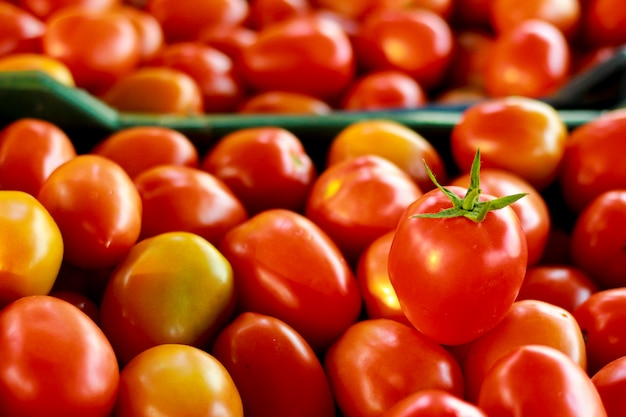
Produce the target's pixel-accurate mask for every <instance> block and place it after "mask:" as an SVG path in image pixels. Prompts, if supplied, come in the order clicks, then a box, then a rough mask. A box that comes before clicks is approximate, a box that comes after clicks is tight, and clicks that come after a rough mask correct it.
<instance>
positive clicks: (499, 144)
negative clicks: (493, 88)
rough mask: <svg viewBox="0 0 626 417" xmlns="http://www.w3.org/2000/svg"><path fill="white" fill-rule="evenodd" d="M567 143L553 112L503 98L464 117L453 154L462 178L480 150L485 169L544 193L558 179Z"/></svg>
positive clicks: (454, 130) (543, 105)
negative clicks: (508, 173)
mask: <svg viewBox="0 0 626 417" xmlns="http://www.w3.org/2000/svg"><path fill="white" fill-rule="evenodd" d="M567 140H568V130H567V126H566V125H565V122H564V121H563V119H562V118H561V116H560V115H559V113H558V112H557V111H556V109H555V108H554V107H552V106H550V105H548V104H546V103H544V102H542V101H539V100H536V99H533V98H529V97H502V98H492V99H489V100H485V101H482V102H478V103H475V104H473V105H472V106H470V107H469V108H468V109H467V110H465V111H464V112H463V113H462V114H461V119H460V120H459V121H458V123H456V124H455V125H454V127H453V128H452V132H451V138H450V151H451V153H452V157H453V159H454V162H455V164H456V166H457V167H458V168H459V170H460V171H461V172H469V170H470V166H471V164H472V159H473V158H474V153H475V152H476V149H480V151H481V157H482V161H481V162H482V165H483V167H484V168H501V169H504V170H508V171H511V172H512V173H514V174H517V175H519V176H521V177H522V178H524V179H525V180H526V181H528V182H529V183H530V184H531V185H532V186H533V187H535V188H536V189H537V190H538V191H543V190H544V189H545V188H546V187H547V186H548V185H550V184H552V183H553V182H555V180H556V179H557V176H558V175H559V169H560V164H561V159H562V158H563V155H564V153H565V146H566V142H567Z"/></svg>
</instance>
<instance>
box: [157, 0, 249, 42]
mask: <svg viewBox="0 0 626 417" xmlns="http://www.w3.org/2000/svg"><path fill="white" fill-rule="evenodd" d="M146 10H147V11H148V12H149V13H150V14H152V15H153V16H154V17H156V18H157V20H158V21H159V23H161V27H162V28H163V32H164V34H165V39H166V42H167V43H172V42H180V41H193V40H196V39H197V37H198V35H199V33H200V32H201V31H202V30H203V29H204V28H206V27H211V26H217V25H229V26H235V25H238V24H240V23H242V22H243V21H244V20H245V19H246V18H247V16H248V13H249V5H248V2H247V1H246V0H211V1H203V2H198V1H196V0H148V1H147V2H146Z"/></svg>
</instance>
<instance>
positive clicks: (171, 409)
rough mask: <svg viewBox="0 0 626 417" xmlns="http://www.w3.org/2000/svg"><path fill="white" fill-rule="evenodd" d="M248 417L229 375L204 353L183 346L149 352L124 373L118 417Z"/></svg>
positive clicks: (172, 345)
mask: <svg viewBox="0 0 626 417" xmlns="http://www.w3.org/2000/svg"><path fill="white" fill-rule="evenodd" d="M155 413H157V414H158V415H159V416H182V415H186V416H194V415H204V416H211V417H213V416H215V417H217V416H219V417H243V405H242V403H241V397H240V395H239V391H238V390H237V387H236V386H235V383H234V382H233V379H232V378H231V376H230V375H229V373H228V371H227V370H226V369H225V368H224V366H223V365H222V364H221V363H220V362H219V361H218V360H217V359H215V357H213V356H212V355H210V354H209V353H207V352H206V351H204V350H201V349H198V348H196V347H193V346H189V345H184V344H175V343H172V344H164V345H159V346H154V347H152V348H149V349H147V350H145V351H143V352H142V353H140V354H139V355H137V356H136V357H135V358H134V359H133V360H132V361H131V362H129V363H128V364H126V366H124V368H123V369H122V371H121V373H120V383H119V394H118V398H117V403H116V404H115V410H114V415H115V416H116V417H149V416H154V414H155Z"/></svg>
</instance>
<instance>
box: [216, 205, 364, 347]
mask: <svg viewBox="0 0 626 417" xmlns="http://www.w3.org/2000/svg"><path fill="white" fill-rule="evenodd" d="M219 249H220V251H221V252H222V253H223V254H224V256H225V257H226V258H227V259H228V260H229V261H230V263H231V265H232V267H233V271H234V275H235V285H236V293H237V306H238V311H239V312H243V311H252V312H257V313H261V314H266V315H269V316H273V317H276V318H278V319H280V320H283V321H284V322H285V323H287V324H288V325H290V326H291V327H293V328H294V329H295V330H296V331H297V332H298V333H300V334H301V335H302V337H304V339H305V340H306V341H307V342H308V343H309V344H310V345H311V347H312V348H313V349H314V350H315V351H316V352H323V351H324V350H325V349H326V348H327V347H328V346H330V344H331V343H332V342H333V341H334V340H335V339H337V338H338V337H339V336H340V335H341V334H342V333H343V332H344V331H345V330H346V329H347V328H348V327H349V326H350V325H351V324H352V323H354V322H355V321H356V320H357V319H358V317H359V314H360V312H361V297H360V294H359V289H358V285H357V283H356V279H355V278H354V275H353V273H352V271H351V269H350V267H349V265H348V263H347V262H346V261H345V259H344V257H343V256H342V255H341V252H340V251H339V249H338V248H337V246H336V245H335V243H334V242H333V241H332V240H331V239H330V238H329V237H328V235H326V234H325V233H324V232H323V231H322V230H321V229H320V228H319V227H318V226H316V225H315V223H313V222H312V221H311V220H309V219H308V218H306V217H304V216H302V215H300V214H297V213H296V212H293V211H289V210H285V209H269V210H266V211H263V212H261V213H259V214H257V215H255V216H254V217H252V218H250V219H249V220H248V221H246V222H244V223H242V224H240V225H239V226H236V227H235V228H233V229H232V230H231V231H230V232H229V233H228V234H227V235H226V236H225V237H224V239H223V240H222V242H221V244H220V245H219ZM320 306H323V308H320Z"/></svg>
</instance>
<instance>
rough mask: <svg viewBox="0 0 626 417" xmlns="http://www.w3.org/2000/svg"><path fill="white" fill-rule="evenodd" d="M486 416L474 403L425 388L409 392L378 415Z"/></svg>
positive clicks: (381, 416) (409, 416) (427, 416)
mask: <svg viewBox="0 0 626 417" xmlns="http://www.w3.org/2000/svg"><path fill="white" fill-rule="evenodd" d="M429 416H447V417H487V414H485V413H484V412H483V411H482V410H481V409H480V408H478V407H477V406H476V405H474V404H472V403H470V402H468V401H465V400H464V399H462V398H459V397H458V396H456V395H453V394H450V393H449V392H448V391H444V390H442V389H425V390H420V391H417V392H415V393H413V394H409V395H408V396H406V397H405V398H403V399H401V400H400V401H398V402H397V403H396V404H394V405H393V406H391V408H389V409H387V410H386V411H385V412H384V413H382V414H381V415H380V417H429Z"/></svg>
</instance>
